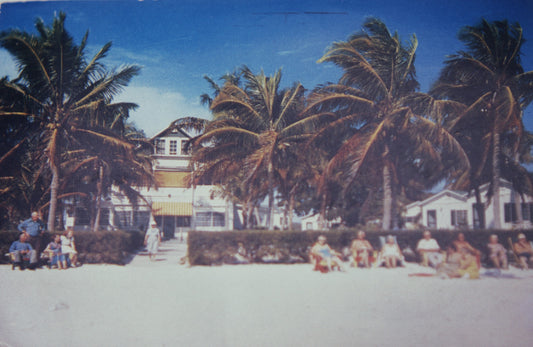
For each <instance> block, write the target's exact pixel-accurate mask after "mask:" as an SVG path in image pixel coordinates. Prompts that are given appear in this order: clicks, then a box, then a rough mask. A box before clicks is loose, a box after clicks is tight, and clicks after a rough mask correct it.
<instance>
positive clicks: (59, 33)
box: [0, 12, 139, 231]
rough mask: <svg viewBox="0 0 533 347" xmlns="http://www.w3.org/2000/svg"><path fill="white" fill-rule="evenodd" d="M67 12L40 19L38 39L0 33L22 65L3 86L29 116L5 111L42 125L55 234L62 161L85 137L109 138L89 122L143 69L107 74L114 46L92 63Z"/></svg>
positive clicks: (51, 225) (11, 32) (50, 225)
mask: <svg viewBox="0 0 533 347" xmlns="http://www.w3.org/2000/svg"><path fill="white" fill-rule="evenodd" d="M65 19H66V15H65V14H64V13H62V12H61V13H59V15H58V17H56V18H54V21H53V23H52V25H51V26H45V24H44V22H43V21H42V20H37V21H36V24H35V27H36V29H37V32H38V35H37V36H35V35H31V34H29V33H26V32H21V31H19V30H9V31H7V32H3V33H1V34H0V45H1V46H2V47H3V48H5V49H6V50H7V51H8V52H9V53H10V54H11V55H12V56H13V57H14V59H15V61H16V62H17V64H18V66H19V76H18V79H17V81H16V82H5V83H4V85H5V86H6V87H8V88H10V89H12V90H13V91H14V92H16V93H18V94H19V95H20V96H22V97H23V98H25V100H26V102H27V106H26V109H25V111H23V112H19V111H12V110H0V116H3V117H13V116H20V117H29V118H31V119H32V122H33V123H34V124H35V125H38V133H37V134H38V138H39V142H40V144H41V145H42V149H43V152H44V157H43V158H42V159H43V164H46V165H47V167H48V168H49V170H50V172H51V183H50V204H49V214H48V229H49V230H51V231H52V230H54V226H55V214H56V206H57V198H58V189H59V185H60V178H61V174H62V173H61V170H60V166H61V161H62V158H63V155H64V151H65V150H66V149H67V148H69V146H70V145H71V143H73V142H75V139H76V137H77V136H79V135H80V134H82V133H83V134H85V135H87V136H91V137H93V138H95V139H96V138H100V139H104V138H106V135H103V134H101V133H99V132H98V131H92V130H89V129H88V128H87V127H86V126H85V124H87V121H86V119H87V118H90V117H92V111H94V110H95V109H96V108H98V107H99V106H100V105H103V104H108V103H110V102H111V101H112V99H113V97H114V96H115V95H116V94H117V93H119V92H120V91H121V90H122V88H124V87H125V86H126V85H127V84H128V83H129V81H130V80H131V78H132V77H134V76H135V75H137V74H138V73H139V67H137V66H126V67H123V68H120V69H118V70H113V71H107V70H106V69H105V67H104V65H103V64H102V63H101V60H102V59H103V58H104V57H105V56H106V55H107V53H108V52H109V49H110V47H111V43H107V44H106V45H104V46H103V47H102V48H101V49H100V50H99V51H98V53H96V55H95V56H94V57H92V58H91V59H90V60H88V59H86V56H85V48H86V43H87V37H88V34H85V36H84V37H83V39H82V41H81V43H80V44H79V45H77V44H75V43H74V40H73V38H72V37H71V36H70V35H69V33H68V32H67V31H66V30H65V26H64V23H65Z"/></svg>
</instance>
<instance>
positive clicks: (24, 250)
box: [9, 233, 37, 270]
mask: <svg viewBox="0 0 533 347" xmlns="http://www.w3.org/2000/svg"><path fill="white" fill-rule="evenodd" d="M28 238H29V237H28V235H27V234H26V233H22V234H20V236H19V240H18V241H14V242H13V243H12V244H11V247H9V253H11V254H12V255H13V265H14V266H18V267H19V269H20V270H24V265H23V263H22V260H23V258H24V257H25V256H27V257H29V258H30V265H29V266H28V269H30V270H34V269H35V268H36V267H37V252H36V251H35V250H34V249H33V247H32V246H31V245H30V244H29V243H28V242H27V241H28Z"/></svg>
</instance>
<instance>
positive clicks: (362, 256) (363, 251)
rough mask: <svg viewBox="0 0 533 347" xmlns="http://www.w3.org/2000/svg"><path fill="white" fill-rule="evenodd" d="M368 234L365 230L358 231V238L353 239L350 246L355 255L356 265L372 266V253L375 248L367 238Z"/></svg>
mask: <svg viewBox="0 0 533 347" xmlns="http://www.w3.org/2000/svg"><path fill="white" fill-rule="evenodd" d="M365 237H366V234H365V232H364V231H359V232H358V233H357V239H355V240H353V242H352V246H351V247H350V248H351V250H352V255H353V262H354V265H355V266H356V267H357V266H359V265H361V266H363V267H370V253H371V252H372V251H373V250H374V248H373V247H372V245H371V244H370V242H368V240H366V239H365Z"/></svg>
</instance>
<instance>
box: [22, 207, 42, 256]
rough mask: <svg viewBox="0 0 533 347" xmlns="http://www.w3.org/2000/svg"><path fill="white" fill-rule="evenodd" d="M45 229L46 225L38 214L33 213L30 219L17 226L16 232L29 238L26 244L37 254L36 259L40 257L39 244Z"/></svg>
mask: <svg viewBox="0 0 533 347" xmlns="http://www.w3.org/2000/svg"><path fill="white" fill-rule="evenodd" d="M45 229H46V225H45V224H44V223H43V221H42V220H41V219H40V218H39V213H37V212H35V211H34V212H32V213H31V218H29V219H26V220H25V221H24V222H22V223H20V224H19V225H18V230H19V231H20V232H23V233H25V234H26V235H28V236H29V239H28V242H29V243H30V245H31V246H32V247H33V249H34V250H35V253H37V259H39V257H40V255H41V250H42V248H41V243H42V239H43V234H44V230H45Z"/></svg>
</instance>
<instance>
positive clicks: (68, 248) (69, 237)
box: [61, 230, 78, 267]
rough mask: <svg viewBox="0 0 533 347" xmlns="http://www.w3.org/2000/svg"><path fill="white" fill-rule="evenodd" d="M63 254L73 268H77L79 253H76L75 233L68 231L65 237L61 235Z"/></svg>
mask: <svg viewBox="0 0 533 347" xmlns="http://www.w3.org/2000/svg"><path fill="white" fill-rule="evenodd" d="M61 253H63V254H64V255H65V259H66V257H68V258H69V259H70V264H71V265H72V266H73V267H76V266H77V260H78V251H76V245H75V244H74V232H73V231H72V230H67V231H66V232H65V234H64V235H61Z"/></svg>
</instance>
